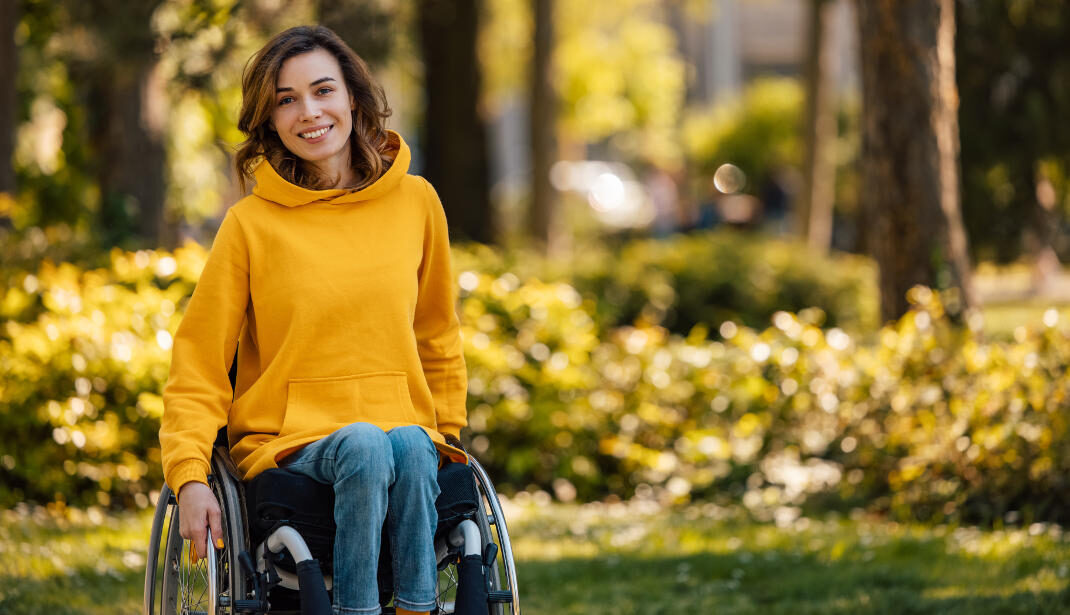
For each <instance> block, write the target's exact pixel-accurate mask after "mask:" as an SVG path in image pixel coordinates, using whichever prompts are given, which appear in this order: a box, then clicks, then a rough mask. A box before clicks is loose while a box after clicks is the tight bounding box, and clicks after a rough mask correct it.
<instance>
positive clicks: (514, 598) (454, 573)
mask: <svg viewBox="0 0 1070 615" xmlns="http://www.w3.org/2000/svg"><path fill="white" fill-rule="evenodd" d="M469 463H470V464H471V466H472V470H473V472H474V473H475V477H476V489H477V490H478V492H479V499H480V506H479V508H478V509H477V510H476V515H475V517H474V518H473V521H475V523H476V525H477V526H479V535H480V538H481V540H482V544H481V545H480V551H481V552H483V553H485V552H486V548H487V546H488V545H490V544H492V543H493V544H495V545H496V546H497V548H498V549H497V556H496V557H495V561H494V563H493V565H490V566H488V567H487V569H486V580H487V589H488V592H489V595H490V598H491V602H490V604H489V608H488V615H520V599H519V596H518V594H517V588H516V566H515V563H514V561H513V551H512V544H511V543H510V541H509V530H508V528H506V525H505V516H504V515H503V514H502V510H501V504H500V502H499V501H498V494H497V492H496V491H495V490H494V485H493V484H492V483H491V481H490V477H488V476H487V473H486V471H485V470H484V469H483V466H481V465H479V462H478V461H476V460H475V459H474V458H470V461H469ZM492 528H493V529H492ZM503 577H504V581H505V582H504V583H503V582H502V581H503ZM458 578H459V577H458V566H457V564H456V563H455V562H454V563H450V564H449V565H448V566H446V567H445V568H443V569H442V570H441V571H440V572H439V579H438V609H439V613H442V614H443V615H447V614H452V613H453V612H454V610H453V605H454V599H455V598H456V595H457V581H458Z"/></svg>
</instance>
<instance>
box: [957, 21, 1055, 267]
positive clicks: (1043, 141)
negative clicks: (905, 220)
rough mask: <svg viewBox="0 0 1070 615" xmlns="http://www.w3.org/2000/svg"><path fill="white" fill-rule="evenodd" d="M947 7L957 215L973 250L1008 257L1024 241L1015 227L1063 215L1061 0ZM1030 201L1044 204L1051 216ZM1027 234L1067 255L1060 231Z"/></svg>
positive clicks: (1043, 225)
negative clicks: (954, 85) (957, 156)
mask: <svg viewBox="0 0 1070 615" xmlns="http://www.w3.org/2000/svg"><path fill="white" fill-rule="evenodd" d="M956 5H957V8H958V10H957V11H956V19H957V22H958V23H957V24H956V26H957V30H958V35H957V36H956V37H955V53H956V56H957V57H956V62H955V66H956V77H957V81H958V87H959V100H961V101H962V103H961V108H960V112H959V124H960V134H961V141H962V184H963V199H962V209H963V218H964V220H965V223H966V228H967V232H968V233H969V237H970V248H971V250H972V251H973V252H974V253H975V254H976V255H978V256H979V257H980V258H983V259H986V260H987V259H998V260H1000V261H1002V262H1010V261H1014V260H1016V259H1017V258H1019V256H1020V255H1021V254H1022V252H1023V248H1026V249H1029V248H1030V246H1028V245H1025V246H1023V239H1024V238H1023V233H1026V234H1028V233H1032V234H1038V233H1039V234H1042V235H1043V234H1046V233H1047V232H1048V231H1049V228H1050V227H1051V226H1052V225H1053V224H1057V225H1058V227H1059V228H1060V229H1065V227H1066V225H1067V214H1068V213H1070V183H1068V182H1067V180H1066V178H1067V177H1068V176H1070V154H1068V152H1070V131H1067V130H1066V129H1065V127H1064V126H1063V123H1062V122H1061V121H1060V120H1059V119H1056V118H1062V117H1066V115H1067V114H1068V113H1070V96H1068V94H1067V92H1068V91H1070V88H1068V87H1067V84H1068V83H1070V54H1067V52H1066V45H1065V39H1066V29H1067V27H1070V4H1067V3H1066V2H1059V1H1058V0H1036V1H1031V2H1017V1H1013V0H994V1H985V2H981V1H978V0H959V1H958V2H956ZM993 118H999V121H993ZM1043 180H1046V181H1043ZM1049 182H1050V183H1049ZM1045 191H1050V194H1048V195H1044V192H1045ZM1038 201H1047V202H1048V205H1049V206H1050V207H1051V213H1050V214H1049V215H1050V217H1051V218H1052V219H1051V220H1047V219H1045V216H1044V215H1042V214H1040V212H1039V211H1038V209H1039V207H1040V205H1039V204H1038ZM1038 226H1039V228H1038ZM1031 227H1032V228H1031ZM1035 240H1036V241H1039V242H1041V243H1045V242H1048V241H1053V242H1054V244H1055V245H1054V246H1053V247H1055V248H1056V249H1057V250H1058V252H1059V256H1060V257H1061V258H1062V259H1064V260H1065V259H1066V258H1068V257H1070V243H1068V242H1067V241H1066V239H1065V233H1052V236H1051V237H1038V238H1035Z"/></svg>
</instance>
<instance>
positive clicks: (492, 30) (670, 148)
mask: <svg viewBox="0 0 1070 615" xmlns="http://www.w3.org/2000/svg"><path fill="white" fill-rule="evenodd" d="M529 4H530V3H527V2H522V1H521V0H491V1H490V2H488V8H487V18H486V22H485V24H486V25H485V26H484V27H483V29H482V33H481V35H480V59H481V61H482V63H483V66H484V71H485V75H486V81H487V92H488V95H487V97H488V99H489V100H490V104H492V105H493V104H501V103H503V102H504V101H505V100H506V99H508V98H509V97H510V96H515V95H516V93H517V92H519V91H523V88H525V87H526V86H525V83H526V82H525V81H524V79H523V76H524V75H526V74H527V73H528V69H527V66H528V64H529V63H530V58H531V53H532V47H531V42H530V41H531V40H532V36H531V30H532V27H533V24H532V17H531V10H530V8H529V6H528V5H529ZM554 11H555V14H554V26H553V27H554V34H555V42H554V50H553V60H552V61H553V64H554V82H555V87H556V90H557V96H558V99H559V106H558V117H559V120H558V122H559V129H560V132H559V133H558V134H559V136H560V137H561V138H562V139H563V140H565V141H566V142H569V143H583V144H608V145H610V146H611V147H613V148H614V149H616V150H617V151H618V152H619V153H620V154H622V155H623V156H624V157H626V158H629V159H633V160H643V161H649V162H653V163H655V164H658V165H664V166H671V165H675V164H677V163H678V162H679V161H680V159H681V152H680V148H679V144H678V138H677V136H676V135H677V130H676V124H677V118H678V117H679V114H680V112H681V110H682V105H683V98H684V91H685V87H686V84H685V78H686V75H685V72H686V66H685V64H684V62H683V60H682V59H681V58H680V57H679V53H678V51H677V47H676V35H675V34H674V32H673V30H672V29H671V28H670V27H669V26H668V25H666V24H665V23H664V20H663V15H662V11H663V7H661V6H660V3H658V2H656V1H654V0H624V1H622V0H595V1H593V2H557V3H555V6H554Z"/></svg>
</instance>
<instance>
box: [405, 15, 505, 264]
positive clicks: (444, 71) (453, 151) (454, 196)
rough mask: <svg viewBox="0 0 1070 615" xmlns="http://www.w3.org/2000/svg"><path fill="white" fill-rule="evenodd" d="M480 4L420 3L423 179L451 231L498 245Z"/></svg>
mask: <svg viewBox="0 0 1070 615" xmlns="http://www.w3.org/2000/svg"><path fill="white" fill-rule="evenodd" d="M480 4H481V2H480V1H479V0H456V1H453V0H421V1H420V4H419V10H418V13H419V18H418V19H419V32H420V37H419V38H420V48H421V52H422V53H421V55H422V56H423V60H424V92H425V96H426V101H425V110H426V112H425V114H424V130H423V134H424V138H423V152H424V160H425V161H426V162H425V166H424V175H425V176H426V177H427V179H428V180H429V181H430V182H431V183H432V184H433V185H434V186H435V188H436V189H437V190H438V193H439V196H440V198H441V199H442V204H443V206H444V207H445V210H446V217H447V219H448V220H449V222H450V228H451V230H453V231H455V232H457V233H458V234H460V235H463V236H464V237H465V238H467V239H472V240H475V241H479V242H484V243H489V242H492V241H493V240H494V237H495V235H494V223H493V220H492V217H491V207H490V194H489V192H488V190H489V186H488V184H489V171H488V166H487V165H488V162H487V140H486V127H485V125H484V122H483V118H482V117H481V116H480V113H479V96H480V89H481V88H480V65H479V62H478V60H477V58H476V33H477V31H478V24H479V8H480Z"/></svg>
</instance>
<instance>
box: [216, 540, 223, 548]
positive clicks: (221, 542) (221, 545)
mask: <svg viewBox="0 0 1070 615" xmlns="http://www.w3.org/2000/svg"><path fill="white" fill-rule="evenodd" d="M215 546H216V548H217V549H222V548H223V539H222V538H216V539H215Z"/></svg>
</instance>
